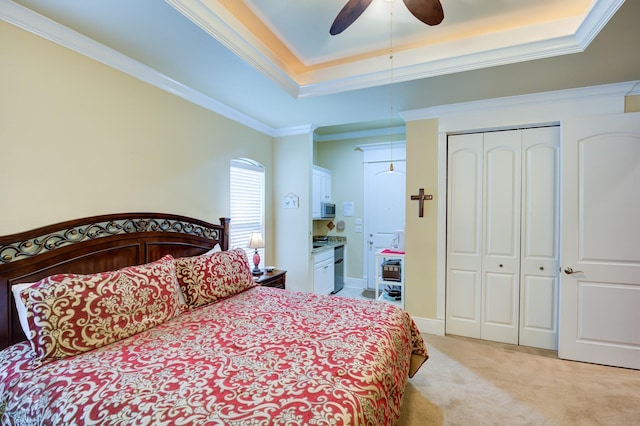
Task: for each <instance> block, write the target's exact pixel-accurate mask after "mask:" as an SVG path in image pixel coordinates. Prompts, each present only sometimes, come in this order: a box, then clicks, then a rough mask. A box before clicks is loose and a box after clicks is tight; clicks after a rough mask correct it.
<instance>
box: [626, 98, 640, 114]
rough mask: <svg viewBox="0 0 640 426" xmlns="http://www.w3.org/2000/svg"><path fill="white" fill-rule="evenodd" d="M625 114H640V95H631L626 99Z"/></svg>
mask: <svg viewBox="0 0 640 426" xmlns="http://www.w3.org/2000/svg"><path fill="white" fill-rule="evenodd" d="M624 112H640V95H631V96H626V97H625V98H624Z"/></svg>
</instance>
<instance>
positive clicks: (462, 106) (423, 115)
mask: <svg viewBox="0 0 640 426" xmlns="http://www.w3.org/2000/svg"><path fill="white" fill-rule="evenodd" d="M639 83H640V81H630V82H624V83H614V84H605V85H601V86H591V87H581V88H578V89H566V90H556V91H551V92H542V93H533V94H528V95H518V96H508V97H504V98H494V99H487V100H482V101H471V102H462V103H457V104H448V105H439V106H434V107H429V108H421V109H415V110H407V111H401V112H400V116H401V117H402V118H403V119H404V120H405V122H410V121H417V120H426V119H430V118H445V117H453V116H459V115H463V114H468V113H475V112H478V111H483V112H485V113H486V112H490V111H500V110H502V111H504V110H510V109H514V108H518V107H521V106H527V107H529V108H532V107H535V106H540V105H549V104H556V103H559V102H573V103H580V102H583V103H586V102H589V101H591V100H595V99H598V98H602V97H603V96H619V97H624V96H627V95H629V94H630V93H631V92H632V91H633V90H634V88H637V86H638V85H639Z"/></svg>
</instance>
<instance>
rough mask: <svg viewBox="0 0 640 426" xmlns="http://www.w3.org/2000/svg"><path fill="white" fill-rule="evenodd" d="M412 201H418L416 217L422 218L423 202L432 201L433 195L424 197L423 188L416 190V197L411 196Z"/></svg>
mask: <svg viewBox="0 0 640 426" xmlns="http://www.w3.org/2000/svg"><path fill="white" fill-rule="evenodd" d="M411 199H412V200H414V201H415V200H418V217H423V216H424V202H425V200H433V195H425V194H424V188H420V189H419V190H418V195H412V196H411Z"/></svg>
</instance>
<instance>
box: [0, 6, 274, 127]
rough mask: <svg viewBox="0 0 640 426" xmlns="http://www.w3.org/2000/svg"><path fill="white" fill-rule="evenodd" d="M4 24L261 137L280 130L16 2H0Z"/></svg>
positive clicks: (0, 12) (0, 15) (0, 16)
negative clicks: (165, 93)
mask: <svg viewBox="0 0 640 426" xmlns="http://www.w3.org/2000/svg"><path fill="white" fill-rule="evenodd" d="M0 20H3V21H6V22H8V23H10V24H12V25H15V26H16V27H19V28H22V29H23V30H26V31H28V32H31V33H33V34H36V35H38V36H40V37H42V38H44V39H47V40H49V41H52V42H54V43H56V44H58V45H60V46H63V47H66V48H68V49H70V50H72V51H74V52H77V53H79V54H81V55H84V56H86V57H88V58H91V59H93V60H95V61H98V62H100V63H103V64H105V65H107V66H109V67H111V68H114V69H116V70H118V71H121V72H123V73H125V74H128V75H130V76H132V77H135V78H137V79H139V80H142V81H144V82H146V83H148V84H150V85H152V86H155V87H157V88H159V89H161V90H164V91H166V92H169V93H171V94H173V95H176V96H178V97H180V98H182V99H185V100H187V101H189V102H192V103H194V104H196V105H198V106H201V107H203V108H205V109H207V110H209V111H212V112H215V113H216V114H219V115H221V116H223V117H226V118H228V119H230V120H232V121H235V122H237V123H240V124H242V125H244V126H247V127H249V128H251V129H253V130H256V131H258V132H260V133H264V134H266V135H268V136H271V137H273V136H274V135H275V134H276V130H275V129H273V128H272V127H269V126H267V125H265V124H263V123H261V122H259V121H257V120H255V119H253V118H251V117H249V116H247V115H245V114H243V113H241V112H239V111H237V110H235V109H233V108H230V107H228V106H226V105H224V104H222V103H221V102H218V101H217V100H215V99H213V98H211V97H209V96H207V95H204V94H203V93H201V92H199V91H197V90H194V89H192V88H190V87H188V86H186V85H184V84H182V83H180V82H178V81H176V80H174V79H172V78H170V77H168V76H166V75H164V74H162V73H160V72H158V71H156V70H154V69H153V68H151V67H148V66H147V65H144V64H143V63H141V62H138V61H136V60H134V59H132V58H130V57H128V56H126V55H123V54H122V53H120V52H118V51H116V50H114V49H111V48H110V47H107V46H105V45H103V44H101V43H98V42H96V41H95V40H92V39H90V38H89V37H86V36H84V35H82V34H80V33H78V32H76V31H73V30H71V29H69V28H67V27H65V26H63V25H61V24H59V23H57V22H55V21H52V20H51V19H49V18H46V17H44V16H42V15H40V14H37V13H35V12H34V11H32V10H30V9H28V8H26V7H24V6H21V5H19V4H17V3H14V2H13V1H10V0H0Z"/></svg>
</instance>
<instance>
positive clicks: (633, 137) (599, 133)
mask: <svg viewBox="0 0 640 426" xmlns="http://www.w3.org/2000/svg"><path fill="white" fill-rule="evenodd" d="M562 151H563V159H562V181H563V189H562V193H563V212H562V263H563V274H562V275H561V315H560V340H559V348H558V355H559V356H560V357H561V358H567V359H573V360H577V361H586V362H593V363H598V364H606V365H614V366H620V367H627V368H635V369H640V226H639V224H638V223H639V222H638V220H639V219H638V218H640V190H639V189H638V188H640V113H629V114H617V115H608V116H599V117H578V118H572V119H568V120H566V121H565V122H563V138H562Z"/></svg>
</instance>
